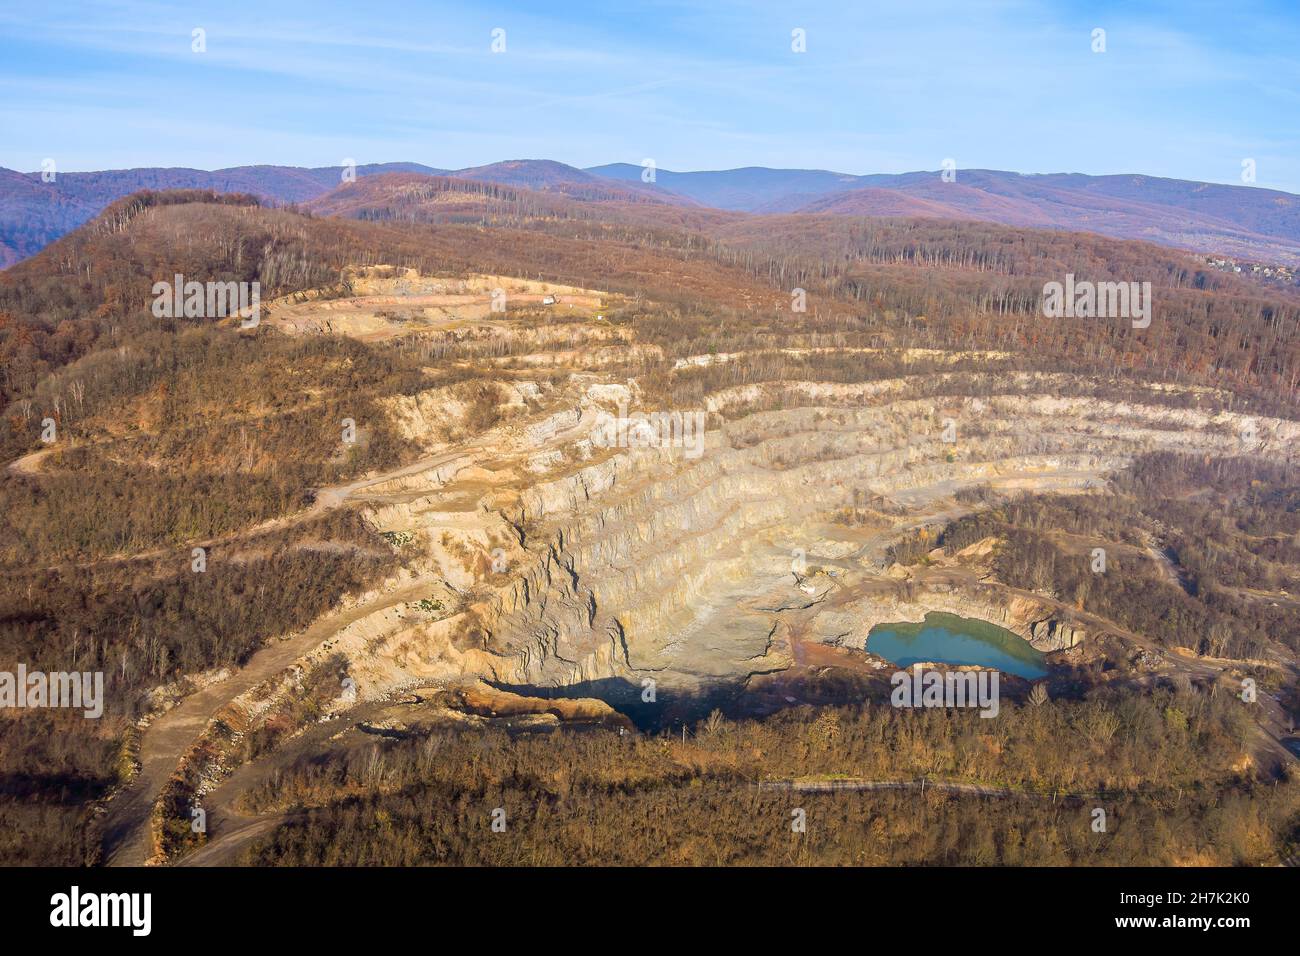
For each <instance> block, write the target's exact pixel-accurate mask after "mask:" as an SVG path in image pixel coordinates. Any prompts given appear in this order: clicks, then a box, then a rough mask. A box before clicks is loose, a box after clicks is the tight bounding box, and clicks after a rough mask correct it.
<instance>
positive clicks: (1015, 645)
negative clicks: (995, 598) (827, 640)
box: [867, 611, 1047, 680]
mask: <svg viewBox="0 0 1300 956" xmlns="http://www.w3.org/2000/svg"><path fill="white" fill-rule="evenodd" d="M867 650H868V651H870V652H871V653H872V654H875V655H877V656H878V657H883V658H884V659H885V660H887V661H892V662H893V663H895V664H897V665H898V666H899V667H910V666H911V665H912V664H915V663H917V662H918V661H921V662H926V663H934V664H976V665H979V666H980V667H993V668H996V669H997V670H999V671H1004V672H1006V673H1008V674H1015V675H1016V676H1017V677H1024V678H1026V679H1028V680H1037V679H1038V678H1040V677H1045V676H1046V675H1047V663H1046V660H1045V658H1044V657H1043V655H1042V653H1041V652H1039V651H1036V650H1034V648H1032V647H1030V646H1029V642H1028V641H1026V640H1025V639H1024V638H1022V637H1020V636H1018V635H1016V634H1013V633H1011V631H1008V630H1007V629H1006V628H1004V627H998V626H997V625H996V624H990V623H989V622H988V621H979V620H975V619H974V618H966V617H958V616H957V615H955V614H944V613H942V612H939V611H931V612H930V613H929V614H927V615H926V616H925V620H924V621H922V622H921V623H920V624H877V625H876V626H875V627H873V628H872V629H871V633H870V634H868V635H867Z"/></svg>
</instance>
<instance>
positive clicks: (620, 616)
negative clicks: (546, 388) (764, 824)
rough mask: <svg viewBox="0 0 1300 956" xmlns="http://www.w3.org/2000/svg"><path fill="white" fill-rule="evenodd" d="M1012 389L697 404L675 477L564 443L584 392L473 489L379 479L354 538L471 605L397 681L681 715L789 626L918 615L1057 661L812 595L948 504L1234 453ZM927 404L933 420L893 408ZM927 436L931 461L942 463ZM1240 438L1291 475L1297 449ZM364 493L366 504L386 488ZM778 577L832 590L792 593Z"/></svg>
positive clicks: (1043, 607)
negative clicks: (372, 539)
mask: <svg viewBox="0 0 1300 956" xmlns="http://www.w3.org/2000/svg"><path fill="white" fill-rule="evenodd" d="M1013 377H1014V378H1015V379H1016V384H1017V385H1019V386H1021V387H1029V386H1034V387H1036V388H1038V389H1041V390H1042V391H1041V392H1040V393H1038V394H980V395H979V396H978V397H976V396H974V395H963V394H962V388H963V386H964V387H966V388H967V389H968V390H972V391H973V390H975V389H976V388H980V389H984V388H987V380H979V379H977V378H976V377H973V376H971V375H969V374H966V373H959V372H946V373H941V374H937V375H936V374H932V375H929V376H924V377H918V378H917V379H916V380H910V379H895V380H887V381H877V382H871V383H866V384H863V385H852V386H850V385H822V384H818V385H810V384H809V383H790V384H789V386H788V387H787V386H783V385H776V386H764V387H750V386H745V387H743V388H738V389H734V390H728V391H726V392H721V393H716V394H715V395H714V396H712V397H711V398H710V399H709V405H710V407H711V408H715V409H726V410H727V414H728V415H730V416H731V417H730V419H729V420H727V421H725V422H724V423H722V424H721V427H717V425H718V424H719V423H718V420H717V419H716V418H715V419H714V420H713V424H714V428H713V430H711V431H710V432H709V433H708V435H707V438H706V441H705V445H704V448H703V453H702V454H701V455H699V456H698V457H695V456H691V455H688V454H686V453H684V450H683V449H682V448H674V447H649V448H646V447H631V448H622V447H614V448H608V447H600V446H599V443H598V442H593V441H592V439H591V436H590V434H584V431H583V427H584V423H594V422H595V421H596V420H597V419H598V418H599V413H600V412H601V411H602V410H603V411H605V412H609V411H610V410H611V409H610V408H608V407H607V405H608V404H609V403H607V402H605V401H604V399H605V398H607V397H612V396H614V395H615V393H617V396H618V397H619V398H624V396H625V395H626V394H628V393H626V392H625V391H624V390H623V389H621V388H619V389H605V390H601V389H599V388H597V389H593V388H592V387H591V382H590V377H587V378H585V379H584V381H583V384H582V386H581V389H580V391H578V392H577V393H575V394H574V395H573V396H572V401H573V402H574V405H572V406H569V408H568V409H567V410H561V411H554V410H552V411H550V412H548V413H547V417H545V418H541V419H539V420H538V421H537V422H536V423H535V424H534V425H533V427H519V428H517V429H515V431H514V432H513V433H512V432H509V431H503V432H502V433H501V434H500V435H499V436H495V437H494V438H493V441H492V442H491V443H490V445H489V446H488V447H485V448H484V449H483V451H482V453H481V454H480V455H479V456H478V459H477V462H478V463H477V464H475V465H474V466H473V467H470V466H469V465H462V466H461V467H460V470H459V471H458V472H457V473H455V474H447V473H446V472H445V471H444V472H430V473H429V474H427V475H421V476H414V477H410V476H408V477H405V478H403V479H402V481H401V482H399V483H395V484H394V486H393V488H392V489H391V493H389V494H388V495H387V500H389V501H392V500H393V499H396V498H398V497H399V496H400V499H401V501H400V504H388V505H385V506H384V507H382V508H380V509H378V510H377V511H376V513H375V522H376V524H377V525H378V526H380V527H382V528H384V529H385V530H389V529H400V530H414V531H416V532H417V533H418V535H419V538H420V540H421V541H423V542H425V543H426V545H427V549H426V552H425V553H424V554H422V555H420V556H418V557H417V558H416V559H415V562H416V564H417V565H418V568H417V570H420V571H422V572H426V573H429V574H432V575H435V576H438V577H441V578H442V579H444V580H447V581H449V582H453V583H456V586H457V587H458V588H467V589H468V590H470V591H473V592H474V598H473V600H472V601H467V602H466V605H465V607H464V608H462V610H464V611H470V610H472V612H473V616H474V618H475V621H474V627H473V628H472V629H471V630H472V633H470V634H468V635H461V637H460V638H459V639H458V642H453V643H454V645H455V646H453V647H450V648H449V647H447V646H446V640H447V639H446V637H445V636H443V637H439V636H437V635H436V634H435V633H434V632H433V630H430V631H429V634H428V640H427V643H426V644H424V645H421V643H420V642H419V641H418V640H416V639H414V638H412V637H411V636H409V635H408V637H406V638H404V639H403V641H402V643H401V648H400V651H401V653H400V657H401V661H402V665H401V670H403V671H404V672H417V671H418V672H419V673H421V674H422V675H424V676H428V675H430V674H435V673H441V674H446V675H452V674H454V673H456V672H457V670H458V669H459V672H460V673H462V674H464V675H465V676H484V677H486V678H488V679H489V680H492V681H495V682H498V683H500V684H503V685H512V686H520V687H528V688H536V687H551V688H562V687H574V688H577V687H581V688H585V690H584V692H585V693H595V692H596V691H595V690H593V689H599V688H601V687H612V686H616V685H618V686H625V687H630V688H640V687H641V686H642V685H643V683H644V682H645V681H646V680H647V679H650V680H653V681H654V682H656V684H658V685H659V686H661V687H672V688H675V689H677V690H678V691H680V692H683V693H690V692H693V691H697V690H700V689H702V688H705V687H707V686H709V685H711V684H714V683H717V682H720V681H737V680H743V679H744V678H745V677H747V676H748V675H751V674H756V673H764V672H769V671H772V670H779V669H781V668H783V667H786V666H788V665H789V663H790V660H791V647H790V644H789V641H788V640H785V639H784V638H782V635H783V634H784V633H785V631H784V630H783V629H782V627H780V626H779V625H781V624H783V622H785V621H786V620H787V619H788V618H790V617H791V615H792V613H795V612H798V613H799V614H800V615H802V617H801V622H803V623H806V624H807V628H806V630H807V636H809V637H811V638H812V639H815V640H824V641H829V642H834V643H841V644H845V645H846V646H857V647H860V646H862V645H863V644H864V643H865V638H866V633H867V632H868V631H869V630H870V627H871V626H872V625H873V624H875V623H879V622H881V621H900V620H910V621H919V620H921V619H922V618H923V617H924V615H925V613H926V612H927V611H931V610H942V611H949V612H951V613H954V614H959V615H962V616H966V617H975V618H980V619H982V620H987V621H990V622H992V623H995V624H1000V625H1002V626H1004V627H1007V628H1008V629H1010V630H1012V631H1014V632H1016V633H1018V634H1020V635H1021V636H1022V637H1024V638H1025V639H1026V640H1028V641H1030V642H1031V643H1032V644H1033V645H1034V646H1035V647H1036V648H1038V649H1039V650H1044V651H1052V650H1063V649H1068V648H1071V647H1075V646H1077V645H1078V644H1079V642H1080V641H1081V640H1083V638H1084V634H1083V632H1082V631H1081V630H1079V629H1078V628H1077V627H1075V626H1074V625H1072V624H1070V623H1068V622H1067V620H1066V619H1065V618H1063V617H1062V616H1061V613H1060V612H1059V611H1058V608H1057V606H1056V605H1053V604H1051V603H1050V602H1046V601H1036V600H1033V599H1030V598H1024V597H1009V596H1008V594H1007V592H1006V591H1005V590H1001V591H999V590H998V589H996V588H982V587H972V586H970V583H969V582H968V583H966V584H962V583H960V582H958V583H955V584H951V585H947V586H944V587H938V586H936V587H932V588H929V589H928V590H924V591H922V592H920V593H917V594H913V595H911V596H905V597H900V596H899V595H898V593H897V590H896V589H892V590H891V589H890V588H884V589H875V590H872V589H871V588H868V589H867V590H866V591H864V592H863V593H862V595H861V596H860V597H859V598H857V599H856V600H854V601H853V602H850V603H848V604H846V603H845V602H844V601H843V600H840V599H839V598H838V597H836V596H835V595H836V594H838V592H839V591H840V590H842V589H844V588H846V587H851V586H854V584H855V582H858V581H860V580H864V579H870V578H873V577H876V576H875V575H873V574H872V570H873V569H874V568H875V567H877V566H878V564H879V559H880V555H881V554H882V553H883V548H884V546H885V545H886V544H887V543H888V542H889V541H890V540H891V536H894V535H897V534H899V533H901V532H902V530H904V529H906V528H907V527H909V526H911V525H914V524H915V523H916V522H917V521H918V520H920V519H922V518H925V517H926V516H929V517H931V518H934V517H935V516H936V515H937V516H939V517H942V516H944V515H949V516H951V515H952V514H954V513H955V512H956V513H959V512H960V510H962V509H960V508H958V507H957V506H956V503H955V502H954V500H953V498H952V495H953V494H954V492H956V491H958V490H960V489H961V488H963V487H967V486H972V485H976V484H985V483H987V484H990V485H992V486H994V487H996V488H1002V489H1006V490H1010V491H1022V492H1029V493H1041V492H1050V491H1072V490H1073V491H1077V490H1080V489H1083V488H1087V487H1089V486H1094V485H1098V484H1100V483H1101V480H1102V476H1103V475H1104V474H1105V473H1107V472H1109V471H1113V470H1116V469H1119V468H1121V467H1123V466H1125V465H1126V464H1127V463H1128V461H1129V460H1130V459H1131V458H1132V456H1134V455H1136V454H1139V453H1142V452H1146V451H1153V450H1160V449H1169V450H1180V451H1189V450H1197V451H1200V452H1203V453H1215V452H1218V453H1240V452H1241V450H1242V449H1241V444H1240V438H1239V432H1240V428H1239V426H1240V425H1241V421H1239V420H1238V418H1239V416H1232V415H1226V414H1225V415H1217V416H1212V415H1209V414H1206V413H1204V412H1200V411H1196V410H1194V409H1187V408H1171V407H1168V406H1166V405H1162V404H1158V403H1157V402H1156V401H1155V400H1154V399H1153V401H1152V403H1150V404H1141V403H1137V402H1129V403H1115V402H1103V401H1098V400H1095V399H1091V398H1060V397H1045V395H1052V394H1054V393H1055V392H1057V391H1064V390H1067V388H1072V389H1076V390H1077V388H1078V386H1079V382H1078V381H1077V380H1076V379H1073V378H1066V377H1064V376H1056V377H1053V376H1050V375H1045V374H1035V375H1024V376H1013ZM1067 383H1068V385H1067ZM611 384H614V383H611ZM936 384H938V385H940V386H942V388H943V390H944V395H943V397H942V400H938V399H933V398H916V397H911V396H912V395H913V394H914V393H916V392H918V391H920V390H923V389H925V388H929V387H935V386H936ZM1044 393H1045V394H1044ZM800 403H802V404H800ZM772 405H775V406H778V407H776V408H773V409H772V410H759V411H751V412H749V413H748V414H746V413H745V411H744V409H745V408H753V407H755V406H757V407H758V408H760V409H762V408H764V407H769V406H772ZM791 406H793V407H791ZM949 419H951V420H952V422H953V423H955V432H956V435H955V441H947V440H945V435H944V433H945V422H946V421H947V420H949ZM1254 424H1255V428H1256V431H1257V433H1259V434H1261V435H1268V436H1269V437H1270V440H1271V442H1272V447H1273V448H1275V449H1277V448H1280V449H1283V452H1284V453H1286V454H1290V453H1292V450H1293V449H1294V447H1295V445H1296V439H1297V436H1298V435H1300V426H1297V425H1296V424H1295V423H1292V422H1280V421H1269V420H1255V422H1254ZM471 457H472V456H471ZM521 462H522V463H526V465H522V464H521ZM422 483H423V486H422ZM373 490H374V492H375V494H376V497H377V498H383V497H385V492H386V490H387V489H385V487H384V486H382V485H381V486H377V487H376V488H375V489H373ZM855 496H857V497H870V496H882V497H884V498H885V499H887V500H889V501H890V502H892V503H893V504H894V505H896V506H897V507H898V512H899V514H898V518H897V521H896V522H895V526H894V528H892V529H885V530H884V531H881V532H879V533H867V532H865V531H861V530H859V529H853V528H845V527H843V526H837V525H835V524H834V522H832V521H829V520H828V519H829V518H830V517H831V513H832V512H833V511H834V510H835V509H837V508H841V507H844V506H846V505H848V504H850V503H851V502H852V501H854V500H855ZM449 502H456V504H454V506H453V505H452V504H449ZM449 538H450V539H453V543H455V542H459V543H458V544H456V546H455V547H453V546H451V545H448V544H446V543H445V542H446V541H447V540H448V539H449ZM494 548H495V550H500V551H501V552H502V553H503V554H506V555H508V562H507V563H508V570H506V571H505V572H503V573H500V574H490V573H485V572H484V571H483V570H482V569H484V568H486V567H487V565H488V564H489V563H490V562H489V560H488V554H489V553H490V552H493V550H494ZM475 562H477V565H476V564H475ZM801 563H802V565H812V566H817V567H825V568H828V569H830V570H831V571H833V572H834V573H833V574H827V575H825V576H818V577H797V576H796V575H797V574H798V573H799V568H800V567H801ZM476 566H477V567H478V568H480V570H479V571H475V570H474V568H475V567H476ZM459 582H465V584H463V585H462V584H461V583H459ZM475 582H476V583H475ZM832 592H834V594H833V593H832ZM451 629H452V630H454V628H451ZM443 630H448V628H447V627H444V628H443ZM375 650H376V652H377V653H380V654H388V653H395V652H396V651H395V649H393V648H385V647H382V646H378V645H376V646H375ZM597 695H598V694H597Z"/></svg>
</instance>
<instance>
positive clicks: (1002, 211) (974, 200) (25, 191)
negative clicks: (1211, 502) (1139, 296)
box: [0, 160, 1300, 267]
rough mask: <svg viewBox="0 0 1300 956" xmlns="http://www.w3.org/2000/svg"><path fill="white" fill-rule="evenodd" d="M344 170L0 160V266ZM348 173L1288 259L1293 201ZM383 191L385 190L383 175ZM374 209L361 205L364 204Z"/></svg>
mask: <svg viewBox="0 0 1300 956" xmlns="http://www.w3.org/2000/svg"><path fill="white" fill-rule="evenodd" d="M345 172H346V171H345V169H344V167H342V166H326V167H316V168H302V167H293V166H239V167H234V168H230V169H218V170H212V171H207V170H200V169H187V168H139V169H124V170H106V171H99V172H70V173H58V174H57V175H56V176H55V177H54V179H53V181H52V182H45V181H43V179H42V176H41V174H40V173H20V172H16V171H14V170H10V169H4V168H0V267H7V266H9V265H12V264H13V263H15V262H18V261H19V260H21V259H24V258H26V257H28V256H31V255H33V254H34V253H36V252H37V251H39V250H40V249H42V248H43V247H45V246H46V245H48V244H49V243H51V242H53V241H54V240H55V239H57V238H59V237H60V236H62V235H65V234H66V233H68V232H70V231H71V230H73V229H75V228H76V227H77V226H79V225H81V224H82V223H84V222H86V221H88V220H89V219H91V218H92V217H93V216H95V215H96V214H97V213H98V212H99V211H100V210H102V209H103V208H104V207H105V206H107V205H108V204H109V203H111V202H113V201H114V200H116V199H118V198H121V197H123V196H126V195H130V194H131V193H134V192H138V191H141V190H154V191H158V190H166V189H204V190H212V191H215V192H222V193H248V194H251V195H253V196H256V197H258V198H259V199H260V200H261V201H263V202H265V203H268V204H272V205H288V204H296V205H301V204H308V203H312V204H313V206H314V209H315V211H317V212H319V213H321V214H327V215H328V214H339V213H343V214H350V215H355V214H356V211H355V210H356V208H357V207H365V206H366V205H367V204H368V203H369V204H373V203H374V201H375V197H374V196H373V195H370V194H367V193H365V191H364V190H357V184H356V183H354V182H352V181H351V179H352V178H353V177H351V176H345ZM355 174H356V176H355V178H356V179H362V178H366V177H373V176H379V175H385V176H388V175H391V174H402V175H400V176H399V177H396V183H397V184H399V185H400V188H402V189H404V190H405V191H406V192H408V193H409V192H410V191H411V190H412V189H420V188H423V187H427V189H431V190H432V191H433V192H438V193H439V194H440V198H439V202H443V203H444V209H443V211H444V212H445V213H446V214H447V215H448V216H452V217H453V218H454V212H455V211H454V210H453V209H452V208H451V207H446V206H445V202H446V200H448V199H449V198H450V197H451V196H452V195H455V196H456V198H457V201H458V202H461V203H464V202H471V204H474V203H481V202H483V201H486V199H487V196H488V194H487V193H483V192H479V193H477V194H475V192H474V191H473V190H472V189H459V190H458V189H455V188H449V187H447V186H446V183H447V182H448V181H450V180H455V181H457V182H460V183H466V184H468V183H480V184H495V185H498V186H504V187H511V188H514V189H517V190H524V191H526V193H527V195H528V196H530V197H532V202H533V205H534V206H535V207H536V208H539V209H540V208H542V207H543V206H545V205H546V203H548V202H550V203H559V204H561V205H562V206H563V208H564V209H566V210H567V214H569V215H579V216H581V215H582V214H583V213H582V210H583V208H584V207H589V206H591V205H600V206H602V207H616V208H605V209H602V210H601V215H608V214H614V215H615V216H618V217H623V218H628V219H638V220H646V221H650V222H655V223H660V222H663V221H665V220H672V221H673V222H674V224H676V225H684V226H689V225H690V223H691V220H692V219H693V218H697V217H708V216H709V214H711V213H715V212H716V213H718V214H721V213H726V214H730V215H732V216H736V215H742V216H763V215H772V214H792V213H793V214H800V215H808V216H866V217H885V218H900V217H906V218H928V219H947V220H976V221H982V222H995V223H1002V224H1005V225H1012V226H1022V227H1030V228H1042V229H1056V230H1066V231H1082V232H1095V233H1099V234H1101V235H1106V236H1112V237H1117V238H1125V239H1145V240H1148V241H1151V242H1156V243H1160V244H1163V245H1167V246H1173V247H1177V248H1184V249H1192V250H1196V251H1199V252H1205V253H1217V254H1220V255H1224V256H1228V257H1232V258H1239V259H1245V260H1248V261H1259V262H1273V263H1282V264H1287V265H1296V264H1300V196H1296V195H1293V194H1291V193H1286V192H1280V191H1277V190H1271V189H1263V188H1258V187H1251V186H1225V185H1218V184H1213V183H1202V182H1191V181H1185V180H1177V179H1162V178H1158V177H1152V176H1142V175H1113V176H1088V175H1083V174H1078V173H1053V174H1038V175H1024V174H1020V173H1012V172H1005V171H999V170H985V169H970V170H957V171H955V178H954V177H949V178H950V179H951V180H952V181H947V180H945V178H944V177H942V176H941V175H940V174H939V173H938V172H912V173H902V174H896V175H895V174H872V175H863V176H858V175H850V174H846V173H838V172H832V171H829V170H819V169H769V168H766V167H760V166H751V167H745V168H741V169H729V170H718V171H704V172H676V171H673V170H668V169H655V170H654V171H653V175H651V174H650V173H649V172H648V171H647V170H646V169H644V168H643V167H642V166H637V165H632V164H629V163H614V164H610V165H604V166H593V167H590V168H587V169H579V168H577V167H574V166H568V165H565V164H563V163H558V162H554V161H551V160H511V161H506V162H500V163H493V164H491V165H487V166H477V167H470V168H466V169H458V170H448V169H441V168H435V167H431V166H425V165H422V164H420V163H379V164H370V165H363V166H358V167H356V168H355ZM439 183H441V184H443V185H441V186H438V185H437V184H439ZM386 188H387V189H388V190H389V191H391V189H392V188H394V184H392V183H390V184H389V185H388V186H387V187H386ZM349 190H356V194H351V193H349ZM431 195H432V194H431ZM521 195H523V194H521ZM539 197H546V198H545V199H543V198H539ZM427 198H428V197H426V199H427ZM555 208H556V210H558V209H559V208H560V207H559V206H557V207H555ZM461 211H462V212H464V211H465V210H464V209H462V210H461ZM380 214H381V212H380V211H378V210H374V209H371V210H370V211H369V212H368V213H367V215H375V216H378V215H380ZM435 218H436V217H435Z"/></svg>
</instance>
